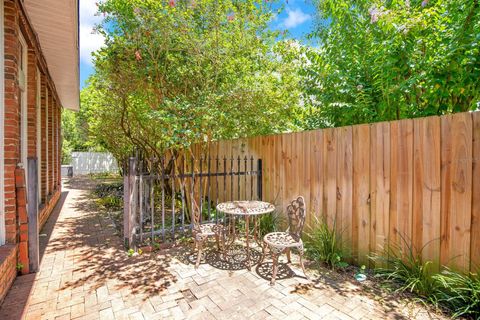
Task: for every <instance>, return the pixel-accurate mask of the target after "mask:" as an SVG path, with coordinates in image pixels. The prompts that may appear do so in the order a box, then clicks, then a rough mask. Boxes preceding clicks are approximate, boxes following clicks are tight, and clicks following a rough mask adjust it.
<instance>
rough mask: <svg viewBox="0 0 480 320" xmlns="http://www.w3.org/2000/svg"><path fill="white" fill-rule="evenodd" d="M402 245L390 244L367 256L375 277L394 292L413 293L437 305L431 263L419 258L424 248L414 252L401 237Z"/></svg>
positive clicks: (436, 282) (414, 249)
mask: <svg viewBox="0 0 480 320" xmlns="http://www.w3.org/2000/svg"><path fill="white" fill-rule="evenodd" d="M401 244H403V246H402V245H400V244H392V245H390V246H389V247H388V248H387V249H386V250H384V252H383V253H382V254H378V255H373V256H371V257H370V258H371V259H372V260H373V261H374V262H375V265H376V266H377V267H376V269H375V274H376V277H378V278H381V279H384V280H386V281H388V282H389V283H390V284H391V285H392V288H394V291H395V292H402V293H403V292H410V293H415V294H417V295H418V296H419V297H420V300H421V301H429V302H431V303H433V304H435V305H437V294H438V291H439V288H440V285H439V282H438V281H437V280H436V279H435V278H434V277H433V272H434V265H433V262H432V261H424V260H423V258H422V252H423V250H424V248H425V246H424V247H422V248H421V249H420V250H417V249H416V248H415V247H414V246H413V245H411V244H410V243H408V242H407V241H406V240H405V238H403V237H401ZM427 245H428V243H427Z"/></svg>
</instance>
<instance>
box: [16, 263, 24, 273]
mask: <svg viewBox="0 0 480 320" xmlns="http://www.w3.org/2000/svg"><path fill="white" fill-rule="evenodd" d="M23 267H24V266H23V263H20V262H19V263H17V271H21V270H22V269H23Z"/></svg>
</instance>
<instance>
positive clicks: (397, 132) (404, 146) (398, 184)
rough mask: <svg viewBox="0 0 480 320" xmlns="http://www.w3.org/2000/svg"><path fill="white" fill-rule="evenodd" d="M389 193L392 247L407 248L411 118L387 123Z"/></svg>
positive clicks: (410, 217) (410, 201) (410, 187)
mask: <svg viewBox="0 0 480 320" xmlns="http://www.w3.org/2000/svg"><path fill="white" fill-rule="evenodd" d="M390 141H391V158H390V164H391V178H390V185H391V194H390V233H389V234H390V238H389V243H390V246H391V247H392V248H397V249H402V250H403V251H404V252H408V248H407V247H408V246H409V244H410V242H411V239H412V216H413V214H412V212H413V122H412V120H401V121H396V122H392V123H391V126H390Z"/></svg>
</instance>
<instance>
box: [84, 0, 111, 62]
mask: <svg viewBox="0 0 480 320" xmlns="http://www.w3.org/2000/svg"><path fill="white" fill-rule="evenodd" d="M96 2H97V1H96V0H80V61H81V62H84V63H87V64H92V52H94V51H96V50H98V49H100V47H101V46H102V45H103V44H104V43H105V39H104V38H103V36H102V35H100V34H97V33H93V28H94V26H95V24H96V23H99V22H100V21H101V20H102V18H101V17H99V16H96V15H95V14H96V13H97V5H96Z"/></svg>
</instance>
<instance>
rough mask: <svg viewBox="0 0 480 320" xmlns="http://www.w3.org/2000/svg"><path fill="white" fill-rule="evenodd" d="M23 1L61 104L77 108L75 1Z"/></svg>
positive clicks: (76, 23) (77, 68) (77, 71)
mask: <svg viewBox="0 0 480 320" xmlns="http://www.w3.org/2000/svg"><path fill="white" fill-rule="evenodd" d="M24 3H25V9H26V11H27V15H28V17H29V19H30V21H31V23H32V25H33V28H34V31H35V32H36V33H37V35H38V38H39V41H40V46H41V48H42V52H43V55H44V56H45V60H46V61H47V66H48V70H49V72H50V75H51V76H52V79H53V82H54V83H55V88H56V89H57V93H58V97H59V98H60V103H61V105H62V106H63V107H64V108H67V109H71V110H78V109H79V107H80V75H79V52H78V23H79V21H78V0H25V1H24Z"/></svg>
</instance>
